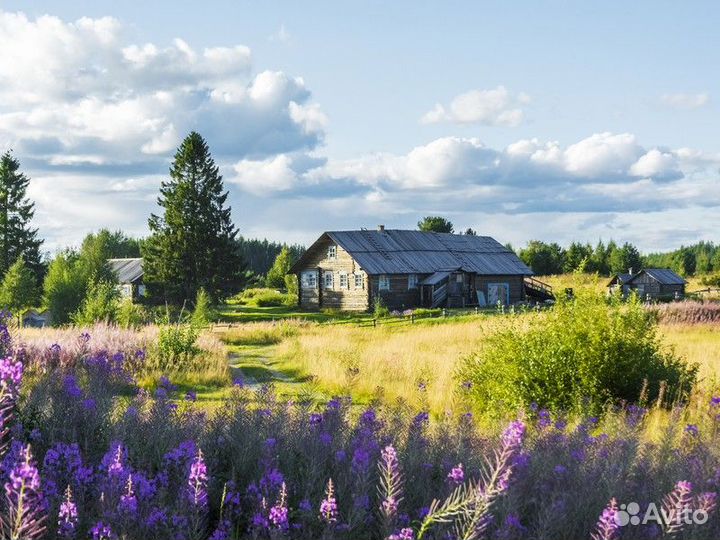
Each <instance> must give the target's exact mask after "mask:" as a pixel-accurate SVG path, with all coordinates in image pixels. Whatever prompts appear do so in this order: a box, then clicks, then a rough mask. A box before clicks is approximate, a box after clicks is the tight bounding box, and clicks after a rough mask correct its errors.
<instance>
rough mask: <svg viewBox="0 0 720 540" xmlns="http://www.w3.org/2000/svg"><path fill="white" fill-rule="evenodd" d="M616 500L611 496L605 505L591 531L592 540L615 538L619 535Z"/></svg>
mask: <svg viewBox="0 0 720 540" xmlns="http://www.w3.org/2000/svg"><path fill="white" fill-rule="evenodd" d="M618 511H619V510H618V505H617V501H616V500H615V499H614V498H612V499H610V503H608V505H607V506H606V507H605V509H604V510H603V512H602V514H600V517H599V518H598V522H597V524H596V525H595V532H593V533H592V538H593V540H616V539H617V538H618V537H619V536H620V521H619V519H618Z"/></svg>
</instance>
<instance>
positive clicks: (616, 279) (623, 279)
mask: <svg viewBox="0 0 720 540" xmlns="http://www.w3.org/2000/svg"><path fill="white" fill-rule="evenodd" d="M632 278H633V274H615V275H614V276H613V277H612V278H610V282H609V283H608V284H607V286H608V287H610V286H611V285H615V283H620V285H625V284H626V283H627V282H628V281H630V280H631V279H632Z"/></svg>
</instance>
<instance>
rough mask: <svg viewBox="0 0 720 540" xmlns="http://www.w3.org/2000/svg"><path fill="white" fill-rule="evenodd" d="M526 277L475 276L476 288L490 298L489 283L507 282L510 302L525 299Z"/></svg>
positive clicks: (486, 297)
mask: <svg viewBox="0 0 720 540" xmlns="http://www.w3.org/2000/svg"><path fill="white" fill-rule="evenodd" d="M524 280H525V278H524V277H523V276H475V290H477V291H482V292H483V293H485V300H487V299H488V285H489V284H490V283H507V284H508V285H509V287H510V303H511V304H514V303H516V302H522V301H523V300H525V284H524V283H525V282H524Z"/></svg>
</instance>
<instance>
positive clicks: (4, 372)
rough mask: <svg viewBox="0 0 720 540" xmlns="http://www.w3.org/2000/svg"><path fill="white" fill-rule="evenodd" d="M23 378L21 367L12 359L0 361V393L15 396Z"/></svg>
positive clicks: (19, 363)
mask: <svg viewBox="0 0 720 540" xmlns="http://www.w3.org/2000/svg"><path fill="white" fill-rule="evenodd" d="M22 377H23V365H22V363H21V362H17V361H15V360H14V359H13V358H12V357H8V358H3V359H0V393H5V392H7V393H8V394H9V395H10V396H16V395H17V392H18V390H19V389H20V384H21V383H22Z"/></svg>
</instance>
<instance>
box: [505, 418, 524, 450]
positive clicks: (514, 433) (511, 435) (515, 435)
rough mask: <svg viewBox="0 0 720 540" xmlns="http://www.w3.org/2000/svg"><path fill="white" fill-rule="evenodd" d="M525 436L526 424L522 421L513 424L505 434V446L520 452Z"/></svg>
mask: <svg viewBox="0 0 720 540" xmlns="http://www.w3.org/2000/svg"><path fill="white" fill-rule="evenodd" d="M524 435H525V424H524V423H523V422H521V421H520V420H517V421H515V422H512V423H511V424H510V425H509V426H508V427H507V428H506V429H505V431H504V432H503V435H502V442H503V446H504V447H505V448H507V449H510V450H518V449H520V447H522V442H523V437H524Z"/></svg>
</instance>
